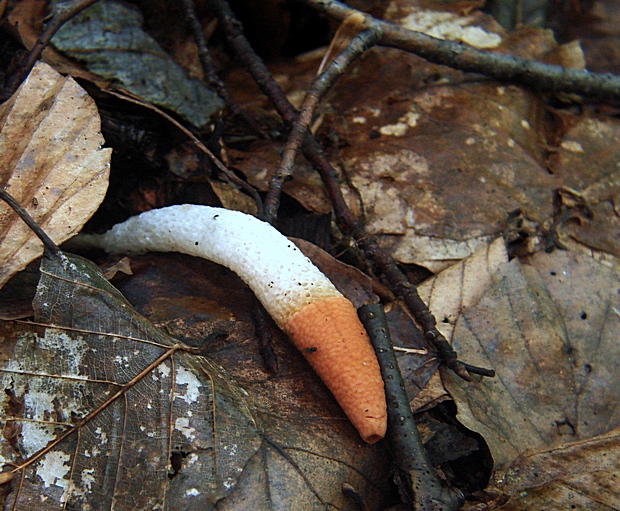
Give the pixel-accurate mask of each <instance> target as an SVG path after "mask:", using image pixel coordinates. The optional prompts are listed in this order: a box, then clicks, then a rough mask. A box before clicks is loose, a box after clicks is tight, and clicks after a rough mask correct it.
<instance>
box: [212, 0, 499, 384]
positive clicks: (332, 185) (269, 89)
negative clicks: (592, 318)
mask: <svg viewBox="0 0 620 511" xmlns="http://www.w3.org/2000/svg"><path fill="white" fill-rule="evenodd" d="M210 4H211V7H212V8H213V9H214V11H215V13H216V16H217V17H218V19H219V20H220V22H221V23H222V26H223V28H224V30H225V31H226V33H227V35H228V41H229V42H230V43H231V44H232V46H233V48H234V50H235V52H236V54H237V57H238V58H239V59H240V60H241V62H242V63H243V64H244V65H245V66H246V69H247V70H248V71H249V72H250V74H251V75H252V77H253V78H254V80H255V81H256V83H257V84H258V85H259V87H260V88H261V90H262V91H263V93H264V94H265V95H266V96H267V97H268V98H269V100H270V101H271V102H272V104H273V105H274V107H275V109H276V111H277V112H278V113H279V114H280V116H281V117H282V118H283V119H284V121H285V122H286V123H288V124H291V125H292V124H293V123H294V122H295V120H296V117H297V112H296V111H295V109H294V108H293V106H292V105H291V104H290V103H289V102H288V100H287V99H286V96H285V94H284V92H282V89H280V86H279V85H278V84H277V83H276V81H275V80H274V79H273V76H271V73H270V72H269V70H268V69H267V67H266V66H265V64H264V63H263V61H262V60H261V59H260V57H259V56H258V55H256V53H255V52H254V49H253V48H252V46H251V45H250V43H249V42H248V41H247V39H246V38H245V36H244V35H243V30H242V27H241V23H240V22H239V21H238V20H237V19H236V18H235V15H234V14H233V12H232V10H231V9H230V6H229V5H228V4H227V3H226V1H225V0H211V2H210ZM302 150H303V153H304V156H305V157H306V158H307V159H308V161H309V162H310V163H311V164H312V166H313V167H314V168H315V169H316V171H317V172H318V173H319V175H320V176H321V180H322V181H323V185H324V186H325V190H326V191H327V194H328V196H329V199H330V202H331V204H332V207H333V208H334V213H335V214H336V221H337V223H338V227H339V228H340V229H341V230H342V232H343V233H344V234H345V235H350V236H353V237H354V238H355V240H356V241H357V243H358V246H359V247H360V249H361V250H362V251H363V252H364V253H365V255H366V256H367V257H368V258H369V259H371V260H373V261H374V262H375V263H376V264H377V266H378V267H379V269H380V270H381V271H382V272H383V273H384V275H386V277H387V279H388V282H389V283H390V285H392V286H394V288H395V289H396V290H400V292H401V296H403V297H404V299H405V303H406V305H407V307H408V308H409V309H410V310H411V312H412V314H413V315H414V317H415V318H416V321H417V322H418V324H419V325H421V326H422V328H423V331H424V334H425V338H426V339H427V341H428V342H429V343H433V341H435V340H436V339H438V342H437V344H433V346H434V347H435V348H436V350H437V351H438V352H439V357H440V358H441V360H442V361H443V362H445V363H446V364H449V367H450V368H451V369H452V370H454V371H455V372H456V373H457V374H458V375H459V376H461V377H462V378H465V379H466V380H470V379H471V378H470V376H469V372H468V370H467V369H465V367H464V366H463V365H461V364H460V363H459V362H458V360H457V359H456V353H455V352H454V350H452V347H451V346H450V344H449V343H448V342H447V341H446V340H445V337H443V335H442V334H441V333H440V332H439V331H438V330H437V328H436V321H435V318H434V316H433V315H432V314H431V312H430V311H429V310H428V307H427V306H426V304H425V303H424V302H423V301H422V300H421V299H420V297H419V295H418V292H417V289H416V287H415V286H414V285H413V284H411V283H410V282H409V280H408V279H407V277H406V276H405V274H404V273H403V272H401V271H400V269H399V268H398V265H397V264H396V261H394V259H393V258H392V257H391V256H390V255H388V254H386V253H385V252H384V251H383V250H382V249H381V248H380V247H379V246H378V245H377V243H376V241H375V239H374V238H373V237H371V236H368V235H367V234H366V232H365V230H364V227H363V225H362V223H361V222H360V221H359V220H358V219H357V217H356V216H355V215H354V214H353V213H352V212H351V210H350V209H349V206H348V205H347V203H346V201H345V199H344V196H343V195H342V190H341V189H340V184H339V182H338V176H337V173H336V171H335V169H334V168H333V167H332V165H331V164H330V163H329V161H328V160H327V158H326V157H325V155H324V154H323V151H322V149H321V147H320V146H319V145H318V144H317V143H316V141H315V140H314V138H312V135H311V134H306V138H305V140H304V143H303V146H302ZM397 294H398V293H397ZM443 341H445V342H443ZM477 369H478V368H473V370H472V372H475V371H476V370H477ZM480 371H481V373H480V374H488V375H490V374H491V372H490V371H488V370H486V369H480Z"/></svg>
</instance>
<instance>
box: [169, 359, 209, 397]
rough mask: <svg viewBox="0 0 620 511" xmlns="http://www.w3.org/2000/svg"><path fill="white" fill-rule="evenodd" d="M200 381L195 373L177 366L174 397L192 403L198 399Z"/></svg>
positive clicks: (200, 386)
mask: <svg viewBox="0 0 620 511" xmlns="http://www.w3.org/2000/svg"><path fill="white" fill-rule="evenodd" d="M202 386H203V385H202V383H201V382H200V380H199V379H198V378H196V375H195V374H194V373H192V372H190V371H188V370H187V369H185V368H183V367H179V368H178V369H177V372H176V379H175V393H174V397H175V398H180V399H183V400H184V401H185V402H186V403H188V404H192V403H195V402H196V401H198V398H199V397H200V389H201V388H202Z"/></svg>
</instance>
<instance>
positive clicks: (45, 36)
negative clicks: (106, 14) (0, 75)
mask: <svg viewBox="0 0 620 511" xmlns="http://www.w3.org/2000/svg"><path fill="white" fill-rule="evenodd" d="M97 1H98V0H67V1H65V2H55V3H54V4H53V5H52V7H51V9H52V13H51V19H50V21H49V22H48V23H47V25H46V27H45V30H44V31H43V33H42V34H41V35H40V36H39V38H38V39H37V42H36V43H34V46H33V47H32V49H31V50H30V53H29V54H28V59H27V60H26V62H25V63H24V65H23V66H22V67H21V68H20V69H19V71H18V72H16V73H15V74H14V75H13V76H12V77H11V78H10V79H9V80H7V84H6V85H5V87H4V90H3V91H2V96H1V97H0V101H4V100H6V99H8V98H10V97H11V96H12V95H13V94H14V93H15V91H16V90H17V89H18V87H19V86H20V85H21V83H22V82H23V81H24V78H25V77H26V76H27V75H28V73H30V71H32V68H33V67H34V64H35V62H36V61H37V60H39V59H40V58H41V54H42V53H43V50H45V48H47V45H48V44H49V43H50V41H51V40H52V37H54V36H55V35H56V32H58V30H60V27H62V26H63V25H64V24H65V23H66V22H67V21H69V20H70V19H71V18H73V17H74V16H76V15H77V14H79V13H80V12H82V11H83V10H84V9H86V8H87V7H90V6H91V5H93V4H94V3H96V2H97Z"/></svg>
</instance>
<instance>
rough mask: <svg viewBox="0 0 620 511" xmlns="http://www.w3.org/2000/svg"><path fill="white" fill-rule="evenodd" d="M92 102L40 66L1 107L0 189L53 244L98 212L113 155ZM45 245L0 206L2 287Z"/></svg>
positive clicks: (68, 81)
mask: <svg viewBox="0 0 620 511" xmlns="http://www.w3.org/2000/svg"><path fill="white" fill-rule="evenodd" d="M102 144H103V137H102V136H101V133H100V119H99V114H98V112H97V108H96V106H95V103H94V101H93V100H92V98H90V97H89V96H88V95H87V94H86V92H85V91H84V90H83V89H82V88H81V87H80V86H79V85H78V84H77V83H76V82H75V81H73V80H72V79H71V78H65V77H63V76H61V75H60V74H58V73H57V72H56V71H54V70H53V69H52V68H51V67H49V66H48V65H47V64H43V63H38V64H37V65H36V66H35V67H34V69H33V70H32V72H31V73H30V75H29V76H28V78H27V79H26V81H25V82H24V83H23V84H22V85H21V87H20V88H19V90H18V91H17V92H16V93H15V94H14V95H13V97H12V98H11V99H9V100H8V101H7V102H6V103H4V104H3V105H0V158H1V163H2V165H1V170H0V185H1V186H3V187H4V188H5V189H6V190H7V191H8V192H9V193H10V194H11V195H13V197H15V199H17V201H18V202H20V204H22V205H23V206H24V207H25V208H26V210H27V211H28V212H29V213H30V215H31V216H32V217H33V218H34V219H35V221H36V222H37V223H38V224H39V225H40V226H41V227H43V228H44V229H45V231H46V232H47V234H48V235H49V236H50V237H51V238H52V239H53V240H54V241H55V242H56V243H58V244H60V243H62V242H63V241H65V240H67V239H68V238H70V237H71V236H73V235H75V234H76V233H77V232H78V231H79V230H80V229H81V228H82V226H83V225H84V223H85V222H86V221H87V220H88V219H89V218H90V217H91V215H92V214H93V213H94V212H95V211H96V210H97V208H98V207H99V204H100V203H101V201H102V200H103V197H104V195H105V192H106V190H107V186H108V175H109V170H110V168H109V164H110V163H109V162H110V154H111V149H102V148H101V146H102ZM42 252H43V246H42V244H41V242H40V241H39V240H38V239H37V238H36V237H35V236H34V234H33V233H32V232H31V231H30V229H29V228H28V227H26V225H25V224H24V223H23V222H22V221H21V220H19V219H18V217H17V215H16V214H15V213H14V212H13V211H12V210H11V209H10V208H9V207H8V206H7V205H6V204H4V203H2V204H0V286H1V285H2V284H4V283H5V282H6V281H7V280H8V279H9V278H10V277H11V275H13V274H14V273H16V272H17V271H19V270H21V269H23V268H24V267H25V266H26V265H27V264H28V263H29V262H30V261H32V260H33V259H35V258H36V257H38V256H39V255H41V253H42Z"/></svg>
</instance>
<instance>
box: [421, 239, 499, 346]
mask: <svg viewBox="0 0 620 511" xmlns="http://www.w3.org/2000/svg"><path fill="white" fill-rule="evenodd" d="M507 260H508V255H507V254H506V244H505V243H504V239H503V238H498V239H496V240H495V241H493V242H492V243H491V244H489V245H486V246H484V247H482V248H480V249H478V250H477V251H476V252H475V253H473V254H472V255H471V256H469V257H467V258H466V259H463V260H462V261H460V262H459V263H457V264H455V265H453V266H450V267H448V268H446V269H445V270H443V271H442V272H441V273H439V274H438V275H436V276H434V277H431V278H430V279H428V280H426V281H425V282H424V283H423V284H421V285H420V286H419V287H418V293H419V294H420V298H422V300H424V303H426V305H428V308H429V309H430V311H431V312H432V313H433V315H434V316H435V318H437V329H438V330H439V331H440V332H441V333H442V334H443V335H444V336H445V338H446V339H447V340H448V341H452V336H453V333H454V327H455V325H456V320H457V318H458V316H459V314H461V312H462V311H463V309H464V308H465V307H471V306H472V305H475V304H476V303H478V300H479V299H480V297H481V296H482V294H483V293H484V291H485V290H486V288H487V286H488V285H489V284H490V283H491V278H492V275H493V273H495V270H497V268H498V267H499V266H500V265H501V264H504V263H506V262H507Z"/></svg>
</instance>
